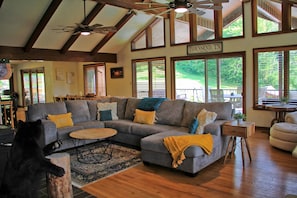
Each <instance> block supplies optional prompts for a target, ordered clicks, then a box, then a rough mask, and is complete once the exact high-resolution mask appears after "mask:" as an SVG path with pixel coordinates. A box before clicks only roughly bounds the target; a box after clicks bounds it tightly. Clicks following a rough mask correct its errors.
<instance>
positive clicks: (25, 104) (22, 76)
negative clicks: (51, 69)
mask: <svg viewBox="0 0 297 198" xmlns="http://www.w3.org/2000/svg"><path fill="white" fill-rule="evenodd" d="M20 73H21V79H22V80H21V83H22V104H23V106H27V103H26V94H25V84H24V74H25V73H29V79H30V82H29V83H30V84H29V87H30V103H29V104H35V103H34V100H33V94H32V93H33V91H32V89H33V86H32V78H31V76H32V73H34V74H35V75H37V74H38V73H43V80H44V100H45V102H46V79H45V69H44V67H38V68H34V69H21V70H20ZM37 79H38V78H37ZM38 87H39V86H38V80H37V101H38V102H37V103H40V100H39V94H40V93H39V89H38Z"/></svg>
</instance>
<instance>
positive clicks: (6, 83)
mask: <svg viewBox="0 0 297 198" xmlns="http://www.w3.org/2000/svg"><path fill="white" fill-rule="evenodd" d="M4 90H10V80H9V79H3V80H0V95H1V99H3V97H5V96H4V95H3V91H4Z"/></svg>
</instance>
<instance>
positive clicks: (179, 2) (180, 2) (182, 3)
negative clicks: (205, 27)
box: [169, 0, 193, 13]
mask: <svg viewBox="0 0 297 198" xmlns="http://www.w3.org/2000/svg"><path fill="white" fill-rule="evenodd" d="M192 6H193V5H192V4H191V3H189V2H188V1H187V0H175V1H174V2H170V3H169V7H170V8H173V9H174V11H175V12H176V13H185V12H187V11H188V9H189V8H191V7H192Z"/></svg>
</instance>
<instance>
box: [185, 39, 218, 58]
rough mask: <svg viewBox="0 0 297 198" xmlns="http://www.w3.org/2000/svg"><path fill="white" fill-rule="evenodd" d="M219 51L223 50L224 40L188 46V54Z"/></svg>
mask: <svg viewBox="0 0 297 198" xmlns="http://www.w3.org/2000/svg"><path fill="white" fill-rule="evenodd" d="M219 52H223V43H222V42H215V43H203V44H194V45H188V46H187V53H188V55H198V54H211V53H219Z"/></svg>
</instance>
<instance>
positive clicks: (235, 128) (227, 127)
mask: <svg viewBox="0 0 297 198" xmlns="http://www.w3.org/2000/svg"><path fill="white" fill-rule="evenodd" d="M254 133H255V123H254V122H241V123H240V124H238V123H237V121H232V122H227V123H225V124H224V125H223V135H228V136H231V137H230V140H229V142H228V146H227V150H226V154H225V158H224V163H225V161H226V159H227V157H228V155H233V154H234V151H235V146H236V137H240V145H241V154H242V165H243V166H244V150H243V142H245V145H246V150H247V152H248V155H249V159H250V162H251V161H252V157H251V152H250V147H249V144H248V140H247V138H248V137H249V136H251V135H253V134H254ZM230 145H232V147H231V151H230V152H229V147H230Z"/></svg>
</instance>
